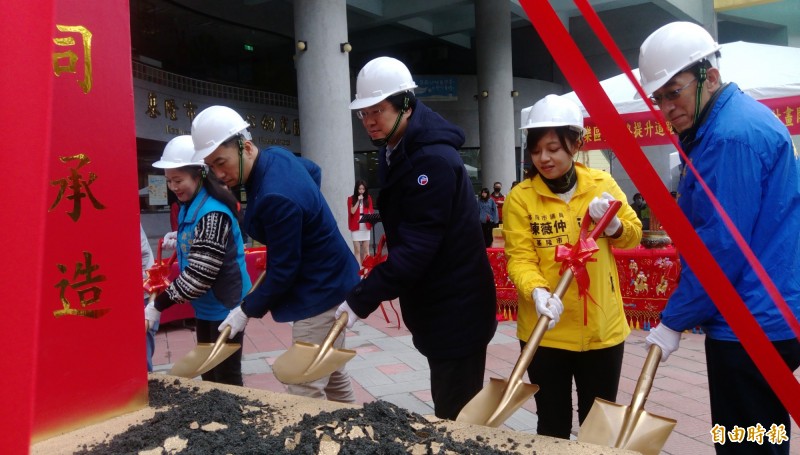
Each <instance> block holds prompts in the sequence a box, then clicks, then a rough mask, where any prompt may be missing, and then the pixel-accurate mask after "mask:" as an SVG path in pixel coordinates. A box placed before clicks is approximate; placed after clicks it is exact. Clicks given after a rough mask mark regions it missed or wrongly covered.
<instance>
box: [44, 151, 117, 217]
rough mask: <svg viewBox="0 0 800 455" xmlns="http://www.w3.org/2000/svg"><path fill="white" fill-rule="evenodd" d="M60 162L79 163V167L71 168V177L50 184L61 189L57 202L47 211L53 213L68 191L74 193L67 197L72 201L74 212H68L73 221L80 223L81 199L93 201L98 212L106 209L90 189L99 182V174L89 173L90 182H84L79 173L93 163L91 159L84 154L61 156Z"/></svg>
mask: <svg viewBox="0 0 800 455" xmlns="http://www.w3.org/2000/svg"><path fill="white" fill-rule="evenodd" d="M58 160H59V161H61V162H62V163H65V164H66V163H69V162H70V161H77V162H78V165H77V166H75V167H73V168H70V174H69V177H65V178H63V179H58V180H53V181H51V182H50V184H51V185H53V186H58V187H59V188H58V195H57V196H56V200H55V202H53V205H52V206H50V208H49V209H48V210H47V211H48V212H52V211H53V209H55V208H56V206H58V203H59V202H61V198H62V197H64V193H66V192H67V190H68V189H69V190H70V191H71V192H72V194H70V195H69V196H67V199H70V200H72V211H71V212H67V215H69V217H70V218H72V221H78V218H80V217H81V199H83V198H85V197H88V198H89V201H91V203H92V206H94V208H96V209H98V210H102V209H104V208H105V206H104V205H103V204H101V203H100V202H99V201H98V200H97V199H96V198H95V197H94V194H92V190H91V189H90V188H89V185H91V184H92V183H93V182H94V181H95V180H97V174H95V173H94V172H89V178H88V180H84V178H83V175H81V174H80V173H79V172H78V170H79V169H80V168H82V167H83V166H84V165H86V164H89V163H90V162H91V160H89V157H88V156H86V155H84V154H83V153H80V154H78V155H73V156H61V157H59V158H58Z"/></svg>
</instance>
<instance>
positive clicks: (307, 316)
mask: <svg viewBox="0 0 800 455" xmlns="http://www.w3.org/2000/svg"><path fill="white" fill-rule="evenodd" d="M248 126H249V124H248V123H247V122H246V121H245V120H244V119H243V118H242V117H241V116H240V115H239V114H238V113H236V111H234V110H233V109H231V108H229V107H226V106H211V107H209V108H207V109H205V110H203V111H202V112H200V113H199V114H198V115H197V117H195V119H194V121H193V122H192V142H193V143H194V148H195V155H194V157H193V161H197V160H201V159H202V160H205V162H206V164H207V165H208V167H209V168H210V169H211V171H212V172H214V174H216V175H217V177H219V178H220V180H222V181H223V182H224V183H225V184H226V185H227V186H228V187H231V188H237V187H241V186H244V188H245V189H246V191H247V210H246V211H245V218H244V225H243V227H244V229H245V231H246V232H247V234H249V235H250V237H252V238H254V239H255V240H257V241H259V242H261V243H263V244H265V245H267V248H268V251H267V275H266V278H265V279H264V282H263V283H262V284H261V285H259V286H258V287H257V288H256V289H254V290H253V292H252V293H250V294H249V295H248V296H246V297H245V298H244V301H243V302H242V304H241V305H240V306H237V307H236V308H234V309H233V310H232V311H231V312H230V314H229V315H228V317H227V318H226V319H225V320H224V321H223V322H222V324H221V325H220V326H219V329H220V331H222V330H223V329H224V328H225V327H226V326H230V328H231V337H232V336H234V335H236V333H238V332H240V331H242V330H243V329H244V327H245V326H246V325H247V320H248V318H251V317H256V318H260V317H263V316H264V315H265V314H266V313H267V312H271V313H272V317H273V319H275V321H276V322H290V321H293V322H294V324H293V325H292V340H293V341H303V342H306V343H313V344H322V341H323V340H324V338H325V336H326V335H327V334H328V331H329V330H330V328H331V326H332V325H333V323H334V322H335V321H334V314H335V313H336V310H337V309H338V305H339V303H340V302H341V301H342V299H343V298H345V295H346V294H347V292H348V291H349V290H350V289H352V287H353V286H354V285H355V284H356V283H358V281H359V278H358V264H357V263H356V260H355V258H354V257H353V253H352V252H350V248H349V246H348V245H347V242H346V241H345V240H344V238H343V237H342V235H341V233H340V232H339V228H338V227H337V225H336V220H335V219H334V217H333V214H332V213H331V210H330V208H329V207H328V204H327V202H326V201H325V198H324V197H323V196H322V193H321V192H320V181H321V180H320V179H321V170H320V168H319V166H317V165H316V164H314V163H313V162H311V161H309V160H306V159H304V158H298V157H296V156H294V155H293V154H292V153H291V152H290V151H288V150H286V149H283V148H280V147H268V148H266V149H264V150H259V149H258V147H256V145H255V144H254V143H253V141H252V140H251V136H250V133H249V132H248V131H247V127H248ZM343 345H344V333H342V334H341V335H339V337H338V338H337V339H336V341H335V342H334V346H335V347H336V348H341V347H343ZM288 389H289V392H290V393H293V394H295V395H303V396H308V397H311V398H327V399H329V400H333V401H341V402H354V401H355V394H354V392H353V386H352V384H351V382H350V376H349V375H348V374H347V371H346V370H345V367H344V366H341V367H340V368H339V369H338V370H336V371H334V372H333V373H332V374H331V375H330V376H327V377H324V378H322V379H319V380H317V381H313V382H311V383H308V384H290V385H289V386H288Z"/></svg>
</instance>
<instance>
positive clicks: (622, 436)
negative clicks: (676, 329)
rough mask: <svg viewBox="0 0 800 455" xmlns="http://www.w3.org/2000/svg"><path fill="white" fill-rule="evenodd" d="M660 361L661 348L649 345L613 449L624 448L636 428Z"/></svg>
mask: <svg viewBox="0 0 800 455" xmlns="http://www.w3.org/2000/svg"><path fill="white" fill-rule="evenodd" d="M660 361H661V348H660V347H659V346H658V345H656V344H652V345H650V350H649V351H648V352H647V358H646V359H645V361H644V365H643V366H642V373H641V374H640V375H639V380H638V381H636V388H635V389H634V390H633V396H632V397H631V405H630V406H629V407H628V409H626V410H625V420H624V421H623V422H622V428H621V429H620V431H619V436H618V437H617V442H616V444H614V447H625V446H626V445H627V444H628V440H630V438H631V435H632V434H633V429H634V428H635V427H636V422H637V420H638V419H639V416H640V415H641V414H642V411H644V403H645V402H646V401H647V395H648V394H650V389H651V388H652V387H653V378H654V377H655V375H656V370H657V369H658V362H660Z"/></svg>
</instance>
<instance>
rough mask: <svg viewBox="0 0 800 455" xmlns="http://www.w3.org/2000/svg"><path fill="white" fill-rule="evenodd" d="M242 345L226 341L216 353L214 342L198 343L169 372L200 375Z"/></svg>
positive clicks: (187, 376) (180, 375) (172, 373)
mask: <svg viewBox="0 0 800 455" xmlns="http://www.w3.org/2000/svg"><path fill="white" fill-rule="evenodd" d="M241 347H242V345H241V344H238V343H225V344H224V345H222V346H221V347H220V348H219V349H218V350H217V352H216V353H214V352H213V351H214V343H198V344H197V346H196V347H195V348H194V349H192V350H191V351H189V353H188V354H186V355H185V356H184V357H183V358H181V359H180V360H178V361H177V362H175V365H173V366H172V369H171V370H169V374H171V375H173V376H179V377H182V378H194V377H197V376H200V375H201V374H203V373H205V372H207V371H209V370H211V369H212V368H214V367H215V366H217V365H219V364H220V363H222V362H224V361H225V359H227V358H228V357H230V356H232V355H233V353H234V352H236V351H238V350H239V349H240V348H241ZM212 354H213V355H212Z"/></svg>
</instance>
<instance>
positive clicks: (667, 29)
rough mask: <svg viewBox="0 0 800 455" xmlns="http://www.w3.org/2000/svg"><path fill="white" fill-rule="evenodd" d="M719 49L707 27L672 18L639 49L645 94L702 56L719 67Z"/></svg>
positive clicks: (700, 59) (649, 93) (698, 60)
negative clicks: (674, 20)
mask: <svg viewBox="0 0 800 455" xmlns="http://www.w3.org/2000/svg"><path fill="white" fill-rule="evenodd" d="M719 49H720V46H719V44H717V43H716V42H715V41H714V39H713V38H712V37H711V35H710V34H709V33H708V32H707V31H706V30H705V29H704V28H703V27H701V26H699V25H697V24H693V23H691V22H672V23H669V24H667V25H665V26H663V27H661V28H659V29H658V30H656V31H654V32H653V33H652V34H650V36H648V37H647V39H646V40H644V43H642V46H641V48H640V49H639V77H640V80H641V83H642V87H643V88H644V92H645V94H647V95H652V94H653V92H655V91H656V90H658V89H659V88H661V87H662V86H664V84H666V83H667V82H668V81H669V80H670V79H672V77H673V76H675V75H676V74H678V73H680V72H681V71H684V70H686V69H688V68H689V67H690V66H692V65H694V64H695V63H697V62H700V61H702V60H709V61H710V62H711V66H713V67H716V66H717V60H716V53H717V51H719ZM637 98H638V94H637Z"/></svg>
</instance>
